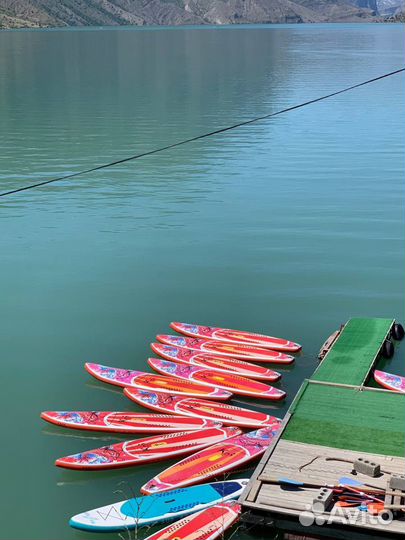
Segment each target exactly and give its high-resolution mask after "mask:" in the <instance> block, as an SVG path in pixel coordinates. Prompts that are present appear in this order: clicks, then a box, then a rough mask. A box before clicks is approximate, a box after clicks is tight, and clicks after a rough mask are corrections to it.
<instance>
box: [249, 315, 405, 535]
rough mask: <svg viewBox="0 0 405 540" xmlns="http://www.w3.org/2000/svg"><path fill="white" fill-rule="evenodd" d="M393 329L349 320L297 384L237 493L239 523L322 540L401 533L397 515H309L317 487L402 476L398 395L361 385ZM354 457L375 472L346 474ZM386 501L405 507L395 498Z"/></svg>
mask: <svg viewBox="0 0 405 540" xmlns="http://www.w3.org/2000/svg"><path fill="white" fill-rule="evenodd" d="M393 324H394V321H393V320H391V319H351V320H350V321H349V322H348V323H347V324H346V325H345V326H344V328H343V330H342V331H341V332H340V334H339V337H338V338H337V339H336V340H335V341H334V342H333V345H332V348H331V349H330V350H329V351H328V353H327V354H326V356H325V358H324V360H323V362H322V363H321V364H320V366H319V367H318V369H317V370H316V371H315V373H314V375H313V377H312V378H311V379H309V380H306V381H304V383H303V385H302V387H301V389H300V390H299V392H298V394H297V396H296V397H295V399H294V401H293V403H292V404H291V406H290V408H289V411H288V413H287V415H286V417H285V418H284V421H283V425H282V428H281V430H280V433H279V436H278V437H277V439H276V440H275V441H274V443H273V445H272V446H271V447H270V448H269V449H268V450H267V452H266V453H265V455H264V456H263V458H262V460H261V462H260V463H259V465H258V467H257V468H256V470H255V472H254V474H253V476H252V478H251V480H250V482H249V485H248V486H247V488H246V490H245V491H244V493H243V495H242V497H241V499H240V502H241V503H242V507H243V514H242V519H243V521H245V522H246V523H251V524H261V525H269V526H276V527H278V528H281V529H282V530H285V531H288V532H295V533H300V534H306V535H311V534H312V535H313V534H316V535H317V536H327V537H329V538H332V537H335V538H348V537H350V538H356V537H359V538H368V537H370V536H376V537H377V536H378V537H379V538H392V537H396V538H398V535H402V536H404V534H405V518H404V516H405V513H404V512H400V513H398V514H396V515H395V519H393V520H392V521H391V522H389V523H387V522H383V521H382V520H381V519H380V520H379V519H378V517H376V516H372V515H371V514H369V513H368V512H361V511H359V510H358V508H345V509H339V512H336V509H335V510H333V508H332V511H330V510H329V511H326V512H323V513H322V514H320V515H318V514H316V513H314V512H313V511H312V502H313V499H314V497H315V496H316V495H317V493H318V492H319V489H320V487H321V486H324V485H326V484H328V485H336V484H337V483H338V479H339V478H340V477H343V476H344V477H350V478H352V479H354V480H358V481H360V482H366V483H369V484H372V485H373V486H378V487H380V488H381V489H386V487H387V479H388V478H389V477H390V474H391V473H397V474H404V473H405V395H404V394H399V393H394V392H390V391H387V390H383V389H378V388H371V387H368V386H365V385H366V383H367V381H368V378H369V376H370V372H371V370H372V369H373V367H374V365H375V363H376V362H377V360H378V358H379V353H380V350H381V347H382V345H383V343H384V341H385V340H386V339H387V338H388V337H389V335H390V331H391V327H392V325H393ZM339 364H340V366H339ZM359 457H362V458H364V459H368V460H369V461H373V462H376V463H378V464H380V465H381V470H382V471H383V472H382V473H381V475H380V476H379V477H377V478H370V476H366V475H362V474H360V473H357V472H356V473H355V474H352V473H353V472H354V471H353V462H354V461H355V460H356V459H358V458H359ZM280 478H289V479H292V480H294V481H298V482H301V481H302V482H305V483H310V484H315V485H317V486H318V485H319V487H314V488H305V489H302V488H297V487H294V488H292V487H288V486H286V485H280V483H279V482H278V480H279V479H280ZM391 499H392V500H393V501H396V502H397V503H398V504H399V503H400V504H404V502H405V501H403V500H402V499H400V497H399V493H398V494H397V493H395V494H394V495H392V497H391ZM349 530H350V533H349V532H348V531H349Z"/></svg>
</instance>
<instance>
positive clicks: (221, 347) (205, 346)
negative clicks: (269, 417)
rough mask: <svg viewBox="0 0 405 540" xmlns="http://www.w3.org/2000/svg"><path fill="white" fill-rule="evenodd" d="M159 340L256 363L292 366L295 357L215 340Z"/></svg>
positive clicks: (176, 337) (165, 338)
mask: <svg viewBox="0 0 405 540" xmlns="http://www.w3.org/2000/svg"><path fill="white" fill-rule="evenodd" d="M156 337H157V340H158V341H160V342H161V343H164V344H166V345H173V346H174V347H185V348H186V349H191V350H193V351H198V352H207V353H214V354H219V355H223V356H233V357H235V358H241V359H242V360H252V361H254V362H271V363H274V364H291V363H292V362H294V357H293V356H290V355H288V354H285V353H282V352H277V351H271V350H270V349H264V348H263V347H254V346H252V345H237V344H233V343H226V342H223V341H215V340H213V339H203V338H191V337H188V338H187V337H182V336H169V335H167V334H159V335H158V336H156Z"/></svg>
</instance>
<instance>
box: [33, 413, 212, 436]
mask: <svg viewBox="0 0 405 540" xmlns="http://www.w3.org/2000/svg"><path fill="white" fill-rule="evenodd" d="M41 418H42V419H43V420H46V421H47V422H50V423H51V424H56V425H58V426H62V427H67V428H73V429H87V430H89V431H109V432H114V433H173V432H175V431H191V430H193V429H204V428H208V427H221V423H219V422H215V421H213V420H206V419H204V418H192V417H190V416H174V415H167V414H143V413H133V412H111V411H44V412H42V413H41Z"/></svg>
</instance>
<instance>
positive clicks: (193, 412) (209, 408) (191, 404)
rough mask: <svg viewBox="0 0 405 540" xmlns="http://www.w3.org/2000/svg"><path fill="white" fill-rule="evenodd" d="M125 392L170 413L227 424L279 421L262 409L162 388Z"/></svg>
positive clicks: (152, 406) (139, 402)
mask: <svg viewBox="0 0 405 540" xmlns="http://www.w3.org/2000/svg"><path fill="white" fill-rule="evenodd" d="M124 393H125V395H126V396H127V397H128V398H129V399H132V401H135V402H136V403H138V404H139V405H143V406H144V407H147V408H149V409H152V410H155V411H160V412H165V413H169V414H184V415H186V416H198V417H200V418H205V419H207V420H217V421H219V422H222V423H223V424H226V425H231V426H240V427H250V428H255V427H256V428H257V427H267V426H270V427H271V426H274V425H278V424H279V422H280V419H279V418H276V417H275V416H270V415H268V414H265V413H263V412H258V411H252V410H250V409H245V408H242V407H236V406H234V405H228V404H225V403H217V402H215V401H207V400H204V399H196V398H187V397H181V396H168V395H167V394H163V393H162V392H148V391H145V390H137V389H135V388H125V390H124Z"/></svg>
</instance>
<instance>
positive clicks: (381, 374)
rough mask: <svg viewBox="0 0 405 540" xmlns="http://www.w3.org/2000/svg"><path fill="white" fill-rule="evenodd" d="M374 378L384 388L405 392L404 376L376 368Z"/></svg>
mask: <svg viewBox="0 0 405 540" xmlns="http://www.w3.org/2000/svg"><path fill="white" fill-rule="evenodd" d="M374 379H375V381H376V382H377V383H378V384H380V385H381V386H383V387H384V388H388V390H392V391H393V392H400V393H401V394H405V377H400V376H399V375H393V374H392V373H386V372H385V371H379V370H378V369H376V370H375V371H374Z"/></svg>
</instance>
